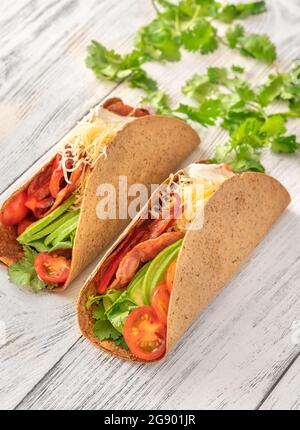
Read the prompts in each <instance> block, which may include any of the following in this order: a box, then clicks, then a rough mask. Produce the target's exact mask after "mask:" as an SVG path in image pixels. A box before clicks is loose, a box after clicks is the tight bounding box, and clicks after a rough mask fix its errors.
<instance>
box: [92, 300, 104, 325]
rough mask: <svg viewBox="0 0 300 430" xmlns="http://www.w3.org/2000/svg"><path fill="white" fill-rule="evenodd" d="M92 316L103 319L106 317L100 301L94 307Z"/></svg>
mask: <svg viewBox="0 0 300 430" xmlns="http://www.w3.org/2000/svg"><path fill="white" fill-rule="evenodd" d="M92 316H93V318H94V319H95V320H101V321H104V320H105V319H107V318H106V316H105V309H104V306H103V302H102V301H101V302H100V303H99V304H98V306H97V307H96V308H94V309H93V311H92Z"/></svg>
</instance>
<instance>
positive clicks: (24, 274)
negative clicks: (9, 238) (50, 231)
mask: <svg viewBox="0 0 300 430" xmlns="http://www.w3.org/2000/svg"><path fill="white" fill-rule="evenodd" d="M23 250H24V256H23V258H22V259H21V260H20V261H18V262H16V263H14V264H12V265H11V266H9V269H8V276H9V279H10V281H11V282H13V283H14V284H17V285H22V286H27V287H28V286H30V287H31V290H32V291H33V292H35V293H36V292H38V291H40V290H43V289H44V288H48V289H51V288H54V287H57V284H46V283H45V282H43V281H42V280H41V279H40V278H39V277H38V275H37V273H36V271H35V268H34V260H35V257H36V256H37V254H38V253H37V252H36V251H35V250H34V249H32V248H30V247H29V246H24V247H23Z"/></svg>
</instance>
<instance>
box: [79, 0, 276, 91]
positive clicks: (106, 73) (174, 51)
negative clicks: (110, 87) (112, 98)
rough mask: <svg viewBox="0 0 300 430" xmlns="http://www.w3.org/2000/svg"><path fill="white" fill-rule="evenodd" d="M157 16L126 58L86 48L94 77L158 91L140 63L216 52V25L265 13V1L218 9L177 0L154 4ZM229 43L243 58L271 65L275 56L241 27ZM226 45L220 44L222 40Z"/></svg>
mask: <svg viewBox="0 0 300 430" xmlns="http://www.w3.org/2000/svg"><path fill="white" fill-rule="evenodd" d="M153 3H154V5H155V8H156V11H157V14H156V17H155V18H154V19H153V20H152V21H151V22H150V23H149V24H147V25H145V26H144V27H142V28H141V29H140V30H138V32H137V34H136V35H135V48H134V49H133V51H132V52H130V53H128V54H127V55H125V56H121V55H120V54H119V53H117V52H116V51H115V50H113V49H111V50H109V49H107V48H106V47H104V46H103V45H102V44H101V43H99V42H97V41H92V42H91V44H90V45H89V46H88V48H87V58H86V65H87V67H89V68H90V69H92V70H93V72H94V73H95V75H96V76H97V78H101V79H107V80H110V81H113V82H121V81H123V80H127V81H128V83H129V85H130V86H131V87H133V88H141V89H143V90H144V91H145V92H146V93H147V94H150V93H152V92H154V91H158V84H157V82H156V81H154V80H153V79H152V78H151V77H150V76H149V75H148V74H147V72H146V71H145V70H144V69H143V68H142V65H143V64H144V63H146V62H149V61H159V62H167V61H168V62H169V61H171V62H172V61H180V59H181V51H182V49H185V50H186V51H188V52H193V53H200V54H203V55H206V54H209V53H211V52H214V51H215V50H216V49H217V48H218V46H219V43H220V41H221V40H222V41H223V39H222V37H220V36H219V34H218V29H217V26H216V22H217V21H221V22H225V23H231V22H233V21H234V20H236V19H239V20H241V19H245V18H246V17H248V16H249V15H252V14H259V13H262V12H264V11H265V10H266V6H265V2H264V1H258V2H250V3H246V4H240V5H231V4H230V5H227V6H225V7H223V8H222V7H221V5H220V4H219V3H218V2H217V1H215V0H180V1H179V2H178V3H177V4H173V3H171V2H169V1H167V0H157V1H156V2H153ZM226 38H227V44H228V46H229V47H230V48H232V49H235V48H238V49H239V50H240V52H241V54H242V55H246V56H251V57H254V58H257V59H258V60H260V61H263V62H267V63H270V62H272V61H273V60H274V59H275V58H276V50H275V47H274V45H273V44H272V43H271V41H270V40H269V38H268V36H266V35H256V34H247V35H246V34H245V31H244V29H243V28H242V27H241V26H236V27H235V28H232V29H229V30H228V33H227V36H226ZM223 42H224V41H223Z"/></svg>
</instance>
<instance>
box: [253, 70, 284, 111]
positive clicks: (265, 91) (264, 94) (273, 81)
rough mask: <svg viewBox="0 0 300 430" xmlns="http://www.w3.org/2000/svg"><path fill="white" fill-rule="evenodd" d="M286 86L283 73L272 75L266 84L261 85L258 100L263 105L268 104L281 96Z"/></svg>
mask: <svg viewBox="0 0 300 430" xmlns="http://www.w3.org/2000/svg"><path fill="white" fill-rule="evenodd" d="M283 86H284V76H283V75H278V76H274V75H270V76H269V80H268V82H267V83H266V84H264V85H261V86H260V87H259V89H258V95H257V100H258V102H259V103H260V104H261V105H262V106H268V105H269V104H270V103H272V102H273V101H274V100H275V99H276V98H277V97H278V96H280V94H281V92H282V90H283Z"/></svg>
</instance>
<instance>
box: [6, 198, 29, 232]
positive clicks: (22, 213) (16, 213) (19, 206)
mask: <svg viewBox="0 0 300 430" xmlns="http://www.w3.org/2000/svg"><path fill="white" fill-rule="evenodd" d="M26 200H27V193H26V191H21V192H19V193H18V194H16V195H15V196H13V197H12V198H11V199H10V200H9V202H8V203H7V204H6V205H5V206H4V209H3V212H2V222H3V224H5V225H16V224H19V222H21V221H22V220H23V219H24V218H25V217H26V215H27V214H28V212H29V209H28V208H27V207H26V206H25V203H26Z"/></svg>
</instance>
